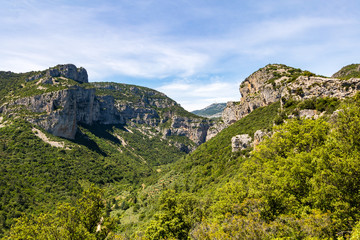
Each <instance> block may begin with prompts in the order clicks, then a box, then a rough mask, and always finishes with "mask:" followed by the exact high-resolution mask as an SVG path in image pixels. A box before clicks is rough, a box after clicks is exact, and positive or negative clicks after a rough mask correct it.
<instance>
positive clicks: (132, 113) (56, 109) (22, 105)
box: [0, 65, 213, 151]
mask: <svg viewBox="0 0 360 240" xmlns="http://www.w3.org/2000/svg"><path fill="white" fill-rule="evenodd" d="M67 79H72V80H75V81H77V82H78V83H80V84H78V85H73V86H70V87H69V85H68V83H69V81H67V83H66V84H62V81H66V80H67ZM35 80H37V81H35ZM55 81H56V82H55ZM87 81H88V80H87V73H86V70H85V69H83V68H76V67H75V66H74V65H58V66H56V67H54V68H50V69H48V70H46V71H43V72H41V73H39V74H36V75H34V76H31V77H29V78H28V79H27V82H28V83H27V84H24V88H25V89H24V92H26V93H28V92H31V91H35V90H36V91H43V92H42V93H40V94H36V95H30V96H24V97H21V96H16V97H15V99H14V100H11V101H7V102H6V103H4V104H3V105H2V106H1V107H0V113H2V114H6V115H8V116H11V115H14V116H15V115H19V114H20V112H22V111H26V112H27V114H26V119H27V120H28V121H30V122H32V123H34V124H36V125H38V126H40V127H42V128H44V129H45V130H46V131H48V132H49V133H52V134H54V135H56V136H60V137H64V138H68V139H74V138H75V134H76V132H77V129H78V125H79V124H86V125H93V124H95V123H96V124H127V125H131V126H133V127H137V128H139V129H142V131H145V132H146V131H149V132H148V133H149V134H153V133H152V132H151V131H155V132H157V133H158V134H160V135H162V137H163V138H167V137H171V136H181V137H186V138H188V139H190V140H191V141H192V142H193V143H194V146H185V145H184V144H180V143H179V144H177V146H179V148H182V149H184V151H191V150H193V149H194V147H195V146H197V145H199V144H201V143H203V142H205V141H206V138H207V135H208V130H209V128H210V127H211V126H212V125H213V123H212V121H211V120H208V119H205V118H201V117H198V116H196V115H194V114H191V113H189V112H187V111H185V110H184V109H183V108H182V107H181V106H180V105H179V104H177V103H176V102H175V101H173V100H171V99H170V98H168V97H167V96H166V95H164V94H163V93H160V92H157V91H155V90H152V89H148V88H144V87H139V86H132V85H126V84H117V83H91V84H89V83H87ZM83 83H87V84H86V85H82V84H83ZM49 84H50V85H49ZM48 86H51V88H50V87H48ZM52 88H54V90H53V91H50V90H51V89H52ZM13 98H14V96H11V99H13Z"/></svg>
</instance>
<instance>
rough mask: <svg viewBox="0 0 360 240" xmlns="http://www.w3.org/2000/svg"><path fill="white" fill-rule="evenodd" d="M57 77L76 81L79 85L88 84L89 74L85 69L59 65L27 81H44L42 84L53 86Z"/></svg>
mask: <svg viewBox="0 0 360 240" xmlns="http://www.w3.org/2000/svg"><path fill="white" fill-rule="evenodd" d="M56 77H65V78H69V79H72V80H75V81H77V82H79V83H88V82H89V81H88V74H87V71H86V69H85V68H82V67H80V68H77V67H76V66H75V65H74V64H59V65H57V66H55V67H52V68H49V69H48V70H45V71H43V72H41V73H40V74H37V75H34V76H31V77H29V78H28V79H27V81H33V80H38V79H43V80H42V83H45V84H51V83H52V79H53V78H56Z"/></svg>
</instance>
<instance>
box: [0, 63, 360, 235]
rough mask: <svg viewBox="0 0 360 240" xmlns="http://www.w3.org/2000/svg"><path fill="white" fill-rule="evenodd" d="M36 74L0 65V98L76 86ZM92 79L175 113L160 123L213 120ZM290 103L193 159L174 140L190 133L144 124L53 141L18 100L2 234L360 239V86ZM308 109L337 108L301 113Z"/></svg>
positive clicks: (0, 134)
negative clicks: (248, 140)
mask: <svg viewBox="0 0 360 240" xmlns="http://www.w3.org/2000/svg"><path fill="white" fill-rule="evenodd" d="M266 68H267V70H268V71H275V72H276V74H274V77H282V76H286V79H287V81H291V79H292V77H294V76H295V77H296V76H300V75H303V76H313V74H312V73H310V72H307V71H301V70H300V71H299V70H298V69H294V68H290V67H286V66H285V65H278V64H277V65H268V66H267V67H266ZM280 68H281V69H285V71H281V72H278V70H279V69H280ZM32 74H33V73H32ZM282 74H283V75H282ZM28 76H31V74H28V75H26V74H13V73H5V72H0V83H1V86H3V87H4V89H7V93H6V92H5V90H3V89H1V90H0V91H1V92H0V94H3V95H0V96H1V97H2V98H1V100H0V101H1V102H3V101H7V99H9V98H11V99H13V98H17V97H19V96H27V95H31V94H38V93H39V92H42V93H43V92H46V91H50V90H51V89H52V90H54V89H61V88H62V87H66V85H67V84H70V85H71V84H73V83H72V82H71V80H66V79H62V80H59V85H57V86H53V87H54V88H52V87H51V86H47V85H41V84H39V85H40V86H43V87H46V89H41V88H40V89H36V90H34V86H35V85H34V84H35V82H27V83H26V82H25V79H26V78H27V77H28ZM9 79H12V80H11V81H13V86H12V84H10V82H9V81H10V80H9ZM275 80H276V79H274V83H275ZM74 85H76V84H75V83H74ZM82 86H83V87H86V88H95V89H96V94H97V95H98V96H105V95H111V96H113V97H114V98H115V100H116V101H117V102H118V103H120V104H123V103H124V104H126V103H127V104H130V105H132V106H136V105H138V104H147V106H149V107H150V108H151V109H153V110H155V111H156V112H157V113H158V114H159V119H163V120H164V121H163V123H161V124H160V125H159V128H160V129H163V128H164V127H166V126H167V127H168V126H170V124H172V122H171V117H169V116H174V115H177V116H178V117H189V118H191V119H190V120H189V121H195V122H202V121H207V120H206V119H204V118H200V117H194V115H192V114H190V113H188V112H186V111H185V110H184V109H183V108H182V107H181V106H180V105H178V104H176V103H175V102H174V101H173V100H171V99H168V98H167V97H166V96H165V95H163V94H161V93H159V92H157V91H154V90H150V89H146V88H143V87H138V86H131V85H125V84H114V83H94V84H92V83H89V84H83V85H82ZM21 89H23V92H22V93H20V92H21ZM6 94H8V95H6ZM296 94H298V95H302V89H300V88H299V89H298V90H297V91H296ZM159 101H162V102H166V103H167V104H168V106H169V107H165V108H163V107H160V106H159V104H158V103H159ZM281 101H282V108H281V110H280V102H276V103H273V104H271V105H269V106H266V107H261V108H257V109H255V110H254V111H252V112H251V113H250V114H249V115H247V116H246V117H244V118H242V119H240V120H239V121H237V122H235V123H234V124H232V125H231V126H229V127H227V128H226V129H224V130H223V131H222V132H220V133H219V134H218V135H217V136H215V137H214V138H212V139H211V140H209V141H207V142H206V143H204V144H202V145H201V146H199V147H198V148H197V149H196V150H195V151H194V152H192V153H190V154H187V155H186V154H185V153H184V152H181V151H179V149H178V148H177V147H175V146H174V145H178V144H183V145H184V146H187V147H188V146H190V147H192V146H194V143H193V142H192V141H191V140H190V139H189V138H187V137H185V136H170V137H168V138H166V139H165V138H163V136H162V134H160V133H159V131H158V130H156V129H155V128H153V127H151V126H144V125H141V124H135V123H133V124H132V125H130V126H126V125H97V124H94V125H92V126H88V125H81V126H79V131H78V132H77V135H76V138H75V140H72V141H69V140H66V139H62V138H58V137H55V136H52V135H51V134H46V136H47V137H48V138H50V139H51V140H53V141H57V142H63V143H64V146H65V147H58V148H56V147H52V146H51V145H50V144H48V143H46V142H44V141H43V140H41V139H40V138H39V137H37V136H36V135H35V134H34V133H33V128H34V125H32V124H31V123H29V122H28V121H26V117H27V116H28V115H29V114H30V113H29V110H27V109H25V108H16V107H14V108H13V111H14V112H17V113H18V114H17V115H13V116H3V115H1V120H0V123H1V126H0V176H1V177H0V237H3V239H40V240H41V239H339V240H340V239H358V238H359V233H360V207H359V206H360V191H359V187H358V185H359V182H360V157H359V156H360V136H359V132H360V94H357V95H356V96H355V97H353V98H349V99H346V100H345V101H343V100H339V99H336V98H312V99H307V100H304V101H295V100H294V99H291V98H290V99H282V100H281ZM303 109H312V110H317V111H318V112H319V113H320V112H325V113H326V114H325V116H324V117H319V118H317V119H304V118H299V117H298V115H299V111H301V110H303ZM337 109H339V111H336V112H335V113H334V111H335V110H337ZM332 113H334V114H333V115H331V116H330V114H332ZM290 115H293V116H292V117H293V118H292V119H288V116H290ZM193 117H194V118H193ZM166 119H167V121H166ZM38 129H39V128H38ZM40 130H42V129H40ZM257 130H263V131H264V132H268V133H269V134H268V136H265V137H264V139H263V141H262V142H261V143H260V144H258V145H256V147H255V149H254V148H252V147H249V148H247V149H245V150H242V151H239V152H232V148H231V138H232V137H233V136H235V135H239V134H249V135H250V136H251V137H253V136H254V133H255V131H257ZM42 131H43V130H42ZM43 132H44V131H43ZM99 225H100V228H99V231H97V229H98V226H99Z"/></svg>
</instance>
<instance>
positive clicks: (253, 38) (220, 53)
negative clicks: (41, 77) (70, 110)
mask: <svg viewBox="0 0 360 240" xmlns="http://www.w3.org/2000/svg"><path fill="white" fill-rule="evenodd" d="M0 6H1V8H0V70H3V71H13V72H28V71H33V70H44V69H47V68H49V67H52V66H55V65H57V64H66V63H72V64H75V65H76V66H77V67H80V66H81V67H84V68H86V70H87V72H88V75H89V81H90V82H95V81H112V82H119V83H128V84H135V85H140V86H146V87H149V88H153V89H156V90H159V91H161V92H164V93H165V94H166V95H167V96H169V97H170V98H172V99H174V100H176V101H177V102H178V103H180V104H181V105H182V106H183V107H184V108H185V109H187V110H189V111H192V110H196V109H201V108H204V107H206V106H208V105H210V104H212V103H220V102H227V101H239V100H240V97H241V96H240V93H239V85H240V83H241V82H242V81H243V80H244V79H245V78H246V77H247V76H249V75H250V74H251V73H253V72H255V71H256V70H258V69H259V68H261V67H264V66H265V65H267V64H269V63H282V64H286V65H288V66H292V67H296V68H301V69H304V70H309V71H311V72H314V73H316V74H321V75H325V76H331V75H332V74H333V73H335V72H336V71H338V70H339V69H340V68H341V67H343V66H345V65H348V64H351V63H359V62H360V60H359V57H360V14H359V12H360V1H358V0H342V1H339V0H326V1H325V0H257V1H254V0H98V1H95V0H11V1H8V0H0Z"/></svg>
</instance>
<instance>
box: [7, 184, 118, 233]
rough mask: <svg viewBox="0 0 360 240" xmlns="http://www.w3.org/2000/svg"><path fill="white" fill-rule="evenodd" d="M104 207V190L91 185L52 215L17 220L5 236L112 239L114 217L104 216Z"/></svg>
mask: <svg viewBox="0 0 360 240" xmlns="http://www.w3.org/2000/svg"><path fill="white" fill-rule="evenodd" d="M104 210H105V205H104V200H103V191H102V190H101V189H99V188H96V187H94V186H92V187H90V188H89V189H88V190H85V191H84V192H83V195H82V197H81V198H80V199H78V200H77V202H76V204H74V206H73V205H71V204H69V203H63V204H60V205H58V207H57V209H56V212H55V213H53V214H51V213H46V214H40V215H39V216H35V215H29V216H23V217H21V218H19V219H17V222H16V224H15V225H14V226H13V227H12V228H11V231H10V234H9V237H8V238H5V239H9V240H10V239H11V240H17V239H19V240H20V239H38V240H43V239H48V240H50V239H79V240H81V239H84V240H85V239H94V240H95V239H112V238H113V237H114V233H113V230H114V229H115V226H116V219H114V218H110V217H107V216H106V215H104ZM98 225H99V226H98Z"/></svg>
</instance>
